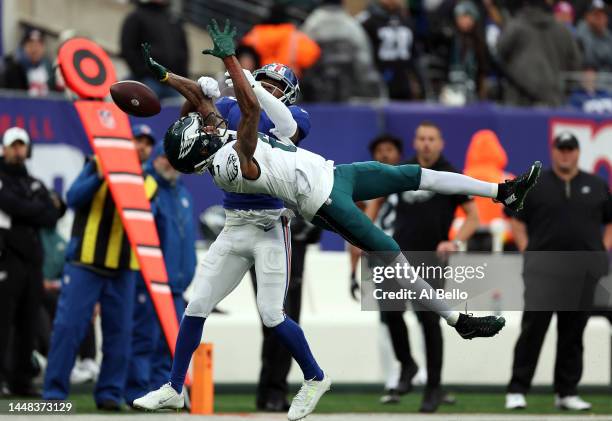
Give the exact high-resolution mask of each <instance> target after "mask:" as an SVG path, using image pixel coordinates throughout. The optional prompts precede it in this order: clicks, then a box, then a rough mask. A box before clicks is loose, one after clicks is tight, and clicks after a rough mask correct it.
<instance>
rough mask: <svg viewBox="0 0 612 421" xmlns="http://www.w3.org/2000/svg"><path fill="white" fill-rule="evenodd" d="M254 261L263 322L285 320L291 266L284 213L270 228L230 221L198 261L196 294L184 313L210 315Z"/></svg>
mask: <svg viewBox="0 0 612 421" xmlns="http://www.w3.org/2000/svg"><path fill="white" fill-rule="evenodd" d="M253 264H255V272H256V274H257V309H258V311H259V315H260V316H261V320H262V322H263V324H264V325H265V326H267V327H274V326H277V325H279V324H280V323H282V322H283V320H285V314H284V311H283V308H284V303H285V296H286V294H287V287H288V285H289V276H290V273H289V272H290V268H291V232H290V230H289V218H287V217H285V216H282V217H280V218H279V219H278V220H277V221H276V222H274V223H273V225H271V226H270V227H268V230H267V231H264V229H263V228H260V227H258V226H256V225H254V224H244V225H230V226H228V225H227V224H226V225H225V227H224V228H223V231H221V234H219V236H218V237H217V239H216V240H215V242H214V243H213V244H212V245H211V246H210V249H209V250H208V252H207V253H206V255H205V256H204V259H203V260H202V262H201V263H200V264H199V265H198V268H197V270H196V274H195V277H194V279H193V296H192V299H191V301H190V302H189V305H188V306H187V309H186V310H185V314H186V315H188V316H197V317H208V315H209V314H210V313H211V312H212V310H213V308H214V307H215V306H216V305H217V304H218V303H219V302H220V301H221V300H223V299H224V298H225V297H226V296H227V295H228V294H229V293H230V292H232V291H233V290H234V289H235V288H236V287H237V286H238V284H239V283H240V281H241V280H242V278H243V277H244V275H245V273H246V272H247V271H248V270H249V269H250V268H251V266H252V265H253Z"/></svg>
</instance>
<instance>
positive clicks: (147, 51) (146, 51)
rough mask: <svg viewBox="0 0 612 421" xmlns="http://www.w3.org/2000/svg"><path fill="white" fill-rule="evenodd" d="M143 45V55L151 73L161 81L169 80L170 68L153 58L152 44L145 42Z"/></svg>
mask: <svg viewBox="0 0 612 421" xmlns="http://www.w3.org/2000/svg"><path fill="white" fill-rule="evenodd" d="M141 46H142V56H143V57H144V60H145V63H146V65H147V67H148V68H149V70H150V71H151V73H153V74H154V75H155V77H156V78H157V79H159V81H160V82H165V81H166V80H168V69H166V68H165V67H164V66H162V65H161V64H159V63H158V62H156V61H155V60H153V58H151V44H149V43H148V42H144V43H142V44H141Z"/></svg>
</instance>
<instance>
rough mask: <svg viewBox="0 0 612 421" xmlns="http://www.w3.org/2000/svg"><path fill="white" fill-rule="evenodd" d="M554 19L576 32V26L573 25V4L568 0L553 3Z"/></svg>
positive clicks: (573, 32)
mask: <svg viewBox="0 0 612 421" xmlns="http://www.w3.org/2000/svg"><path fill="white" fill-rule="evenodd" d="M553 12H554V15H555V19H556V20H557V22H559V23H562V24H564V25H565V27H566V28H567V29H568V30H569V31H570V32H571V33H572V34H573V35H575V34H576V27H575V26H574V22H575V21H574V18H575V16H574V6H572V4H571V3H570V2H569V1H560V2H559V3H557V4H555V7H554V9H553Z"/></svg>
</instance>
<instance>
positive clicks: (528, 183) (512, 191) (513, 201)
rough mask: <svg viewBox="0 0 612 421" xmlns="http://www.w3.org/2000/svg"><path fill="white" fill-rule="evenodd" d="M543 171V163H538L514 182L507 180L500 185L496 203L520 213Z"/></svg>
mask: <svg viewBox="0 0 612 421" xmlns="http://www.w3.org/2000/svg"><path fill="white" fill-rule="evenodd" d="M541 171H542V163H541V162H540V161H536V162H535V163H534V164H533V165H532V166H531V168H530V169H529V171H527V172H526V173H524V174H522V175H519V176H518V177H516V178H515V179H514V180H506V181H505V182H504V183H502V184H500V185H499V191H498V193H497V197H496V198H495V201H496V202H501V203H503V204H504V206H506V207H508V208H510V209H512V210H514V211H520V210H521V209H522V208H523V202H524V201H525V197H527V193H529V190H531V189H532V188H533V186H535V184H536V182H537V181H538V177H539V176H540V172H541Z"/></svg>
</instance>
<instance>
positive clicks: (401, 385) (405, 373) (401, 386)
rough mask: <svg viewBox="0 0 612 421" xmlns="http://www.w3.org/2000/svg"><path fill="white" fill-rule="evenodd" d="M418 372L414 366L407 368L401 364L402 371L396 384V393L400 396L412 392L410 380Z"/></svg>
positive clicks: (417, 368)
mask: <svg viewBox="0 0 612 421" xmlns="http://www.w3.org/2000/svg"><path fill="white" fill-rule="evenodd" d="M418 371H419V367H417V365H416V364H413V365H410V366H408V367H406V366H404V364H402V371H401V372H400V378H399V381H398V382H397V387H396V388H395V389H396V391H397V392H398V393H399V394H400V395H405V394H406V393H410V392H412V379H413V378H414V376H416V374H417V373H418Z"/></svg>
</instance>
